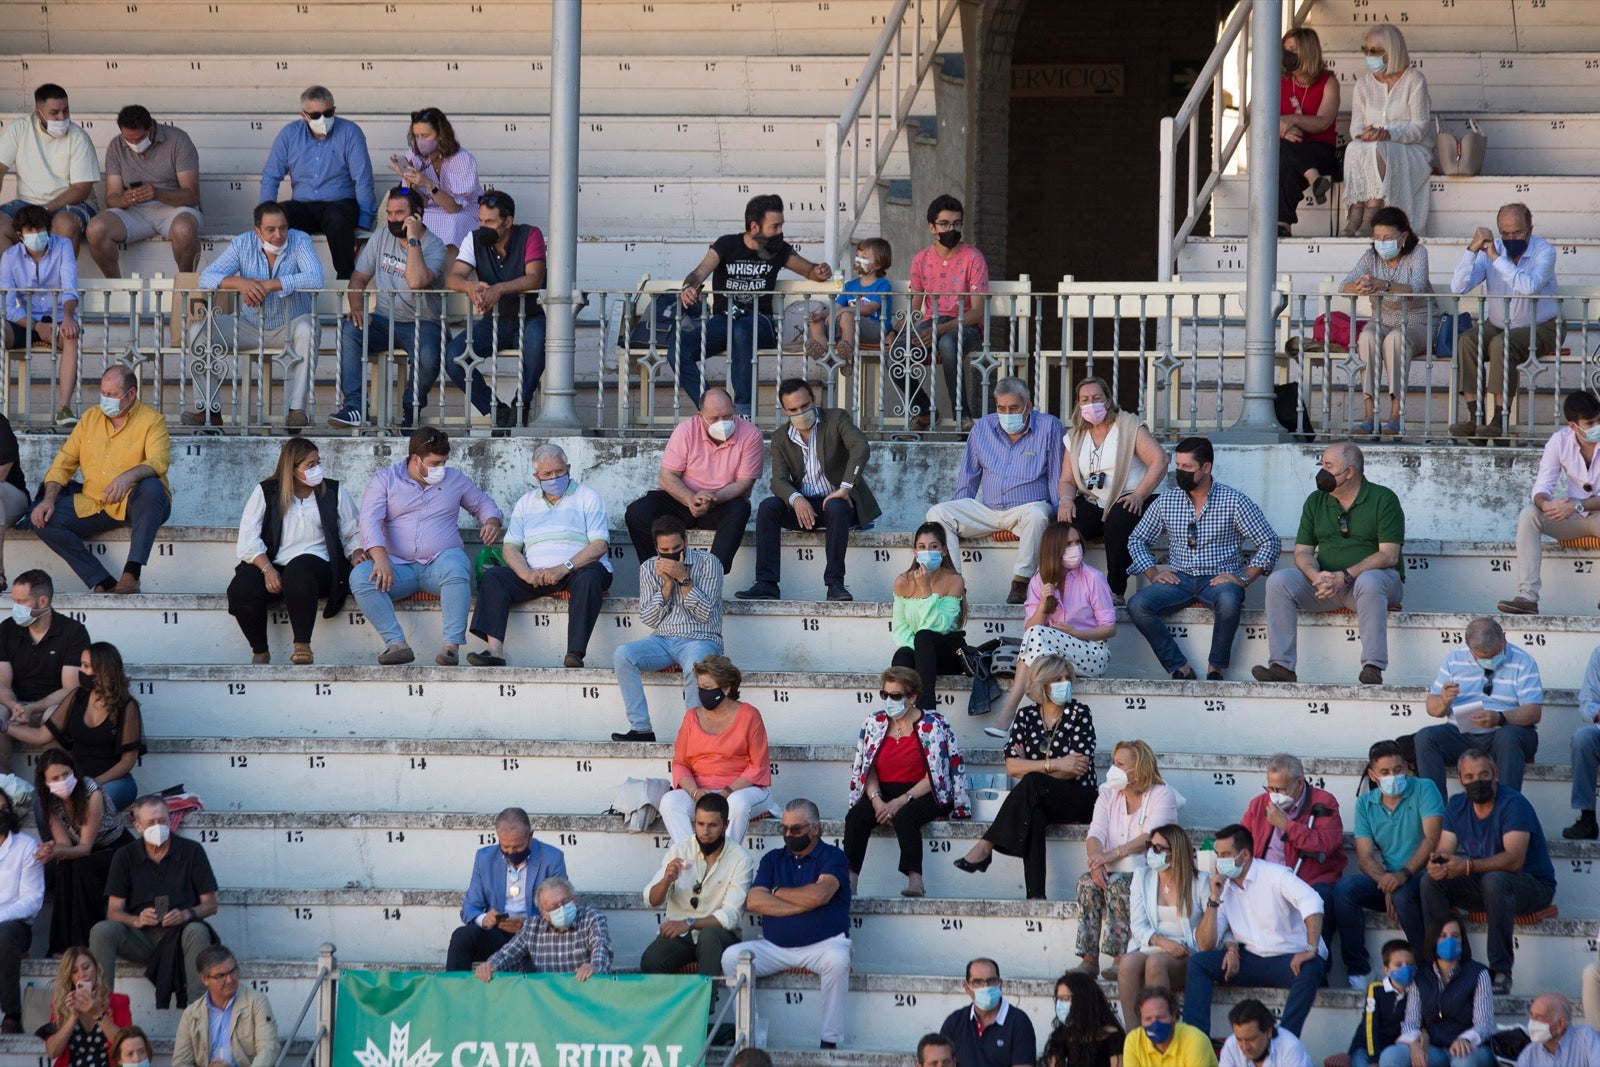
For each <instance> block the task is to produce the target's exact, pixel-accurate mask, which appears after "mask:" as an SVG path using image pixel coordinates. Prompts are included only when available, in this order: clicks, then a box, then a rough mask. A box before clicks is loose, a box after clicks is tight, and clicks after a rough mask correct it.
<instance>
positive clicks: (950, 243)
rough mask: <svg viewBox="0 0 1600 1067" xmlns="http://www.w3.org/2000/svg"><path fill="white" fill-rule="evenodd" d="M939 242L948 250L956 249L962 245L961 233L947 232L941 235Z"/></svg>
mask: <svg viewBox="0 0 1600 1067" xmlns="http://www.w3.org/2000/svg"><path fill="white" fill-rule="evenodd" d="M938 241H939V243H940V244H941V245H943V246H944V247H946V248H954V247H955V246H956V245H958V244H960V243H961V231H960V230H945V231H943V232H942V233H940V234H939V237H938Z"/></svg>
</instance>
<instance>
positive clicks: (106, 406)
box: [100, 396, 122, 419]
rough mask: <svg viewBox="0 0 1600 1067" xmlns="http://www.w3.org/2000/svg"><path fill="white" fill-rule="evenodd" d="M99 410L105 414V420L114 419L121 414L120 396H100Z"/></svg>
mask: <svg viewBox="0 0 1600 1067" xmlns="http://www.w3.org/2000/svg"><path fill="white" fill-rule="evenodd" d="M100 410H101V411H103V412H105V415H106V418H108V419H114V418H116V417H117V416H118V415H121V414H122V398H121V397H120V396H102V397H101V398H100Z"/></svg>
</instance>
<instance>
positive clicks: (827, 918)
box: [722, 797, 850, 1049]
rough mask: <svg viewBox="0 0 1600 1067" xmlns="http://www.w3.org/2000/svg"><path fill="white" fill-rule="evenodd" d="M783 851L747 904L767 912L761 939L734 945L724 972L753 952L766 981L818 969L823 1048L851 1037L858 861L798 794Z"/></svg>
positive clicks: (787, 813) (771, 858)
mask: <svg viewBox="0 0 1600 1067" xmlns="http://www.w3.org/2000/svg"><path fill="white" fill-rule="evenodd" d="M783 844H784V847H783V848H782V849H781V850H775V851H770V852H768V853H767V854H766V855H764V856H762V857H761V865H760V866H759V867H758V868H757V869H756V877H755V881H754V882H753V883H752V884H751V886H750V891H749V893H748V894H746V896H745V900H744V908H745V911H746V912H748V913H750V914H751V915H760V916H761V917H762V921H761V935H762V936H761V938H760V939H759V940H757V941H741V942H740V943H739V944H737V945H729V946H728V948H727V949H726V951H724V952H723V953H722V973H723V974H725V975H729V976H732V975H733V974H734V973H735V971H736V970H737V969H738V966H739V957H740V956H741V955H742V954H744V953H746V952H748V953H749V954H750V955H751V956H752V957H753V962H754V965H755V973H756V976H757V977H758V978H762V977H765V976H767V975H769V974H777V973H778V972H779V971H786V970H789V969H790V968H793V967H803V968H805V969H806V970H808V971H812V972H814V973H815V974H816V975H817V977H818V979H820V981H821V985H822V990H821V992H822V1047H823V1048H825V1049H829V1048H838V1047H839V1042H840V1041H842V1040H843V1039H844V1001H845V995H846V994H847V993H848V992H849V991H850V935H849V931H850V863H849V861H848V860H846V859H845V855H844V850H843V849H840V848H837V847H836V846H834V845H830V844H828V843H827V842H826V841H823V840H822V813H821V812H819V811H818V810H817V806H816V805H815V804H813V803H812V802H811V801H809V800H806V799H804V798H800V797H797V798H795V799H794V800H791V801H789V803H788V804H786V805H784V808H783Z"/></svg>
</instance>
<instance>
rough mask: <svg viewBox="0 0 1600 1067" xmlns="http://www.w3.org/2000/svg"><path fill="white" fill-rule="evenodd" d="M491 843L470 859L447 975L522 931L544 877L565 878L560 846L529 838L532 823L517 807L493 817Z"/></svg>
mask: <svg viewBox="0 0 1600 1067" xmlns="http://www.w3.org/2000/svg"><path fill="white" fill-rule="evenodd" d="M494 836H495V843H494V844H492V845H485V846H484V847H483V848H480V849H479V850H478V854H477V855H476V856H474V857H473V860H472V881H471V882H470V883H469V884H468V885H467V898H466V900H465V901H463V902H462V904H461V922H462V925H461V926H459V927H457V928H456V932H455V933H453V934H451V935H450V951H449V953H448V954H447V955H446V956H445V964H444V969H445V970H447V971H470V970H472V967H473V965H474V964H476V963H480V962H482V961H483V960H486V959H488V958H489V957H490V956H492V955H494V954H495V952H496V951H497V950H498V949H499V948H500V946H501V945H504V944H505V943H506V942H507V941H510V940H511V938H512V937H513V936H515V934H516V932H517V931H518V930H520V929H522V923H523V920H525V919H526V918H527V917H528V914H529V912H530V911H531V910H533V909H534V908H535V907H537V905H535V904H534V902H533V891H534V889H535V887H537V886H538V885H539V883H540V882H542V881H544V880H545V879H546V878H550V877H553V876H555V875H560V876H561V877H563V878H565V877H566V876H567V860H566V857H565V856H563V855H562V854H561V850H560V849H559V848H555V847H553V846H551V845H546V844H544V843H543V842H541V841H535V840H534V839H533V824H532V823H530V822H529V821H528V813H527V812H525V811H523V810H522V809H521V808H507V809H506V810H505V811H502V812H501V813H500V814H499V815H497V816H496V817H495V820H494Z"/></svg>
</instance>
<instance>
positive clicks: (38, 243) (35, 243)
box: [22, 230, 50, 252]
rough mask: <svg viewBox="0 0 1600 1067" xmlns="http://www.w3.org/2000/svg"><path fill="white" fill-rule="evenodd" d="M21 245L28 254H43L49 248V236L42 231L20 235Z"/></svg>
mask: <svg viewBox="0 0 1600 1067" xmlns="http://www.w3.org/2000/svg"><path fill="white" fill-rule="evenodd" d="M22 245H23V247H24V248H26V249H27V250H28V251H30V252H43V251H44V250H45V249H47V248H49V247H50V235H49V234H48V233H46V232H45V231H44V230H40V231H39V232H38V233H25V234H23V235H22Z"/></svg>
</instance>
